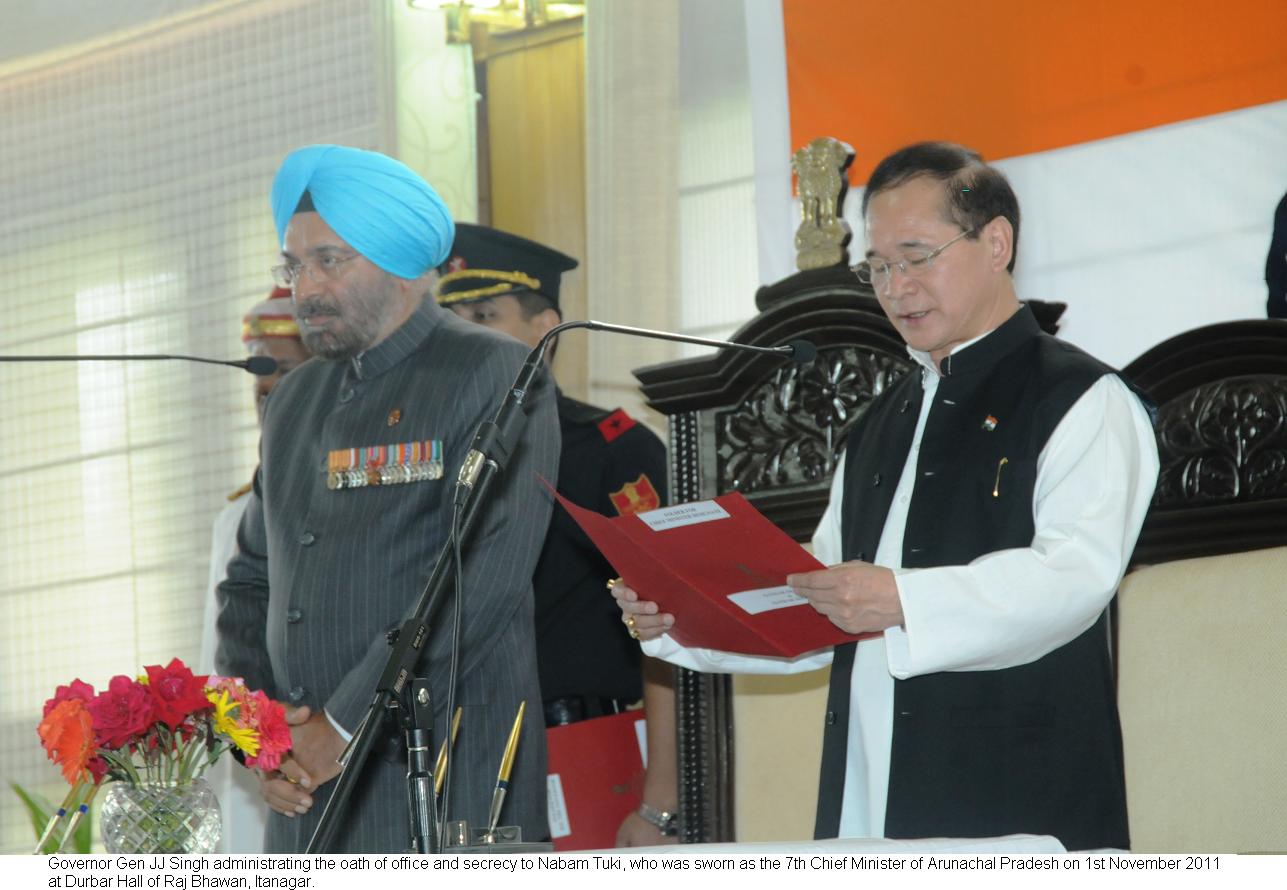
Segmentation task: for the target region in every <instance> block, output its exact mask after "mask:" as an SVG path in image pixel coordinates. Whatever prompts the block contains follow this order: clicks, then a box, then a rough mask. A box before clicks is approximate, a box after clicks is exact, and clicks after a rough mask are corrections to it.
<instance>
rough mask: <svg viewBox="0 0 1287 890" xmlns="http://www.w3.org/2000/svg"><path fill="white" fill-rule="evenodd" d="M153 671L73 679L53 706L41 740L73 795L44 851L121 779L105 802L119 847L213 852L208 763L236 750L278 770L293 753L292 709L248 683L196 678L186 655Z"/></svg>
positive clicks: (214, 804) (216, 823)
mask: <svg viewBox="0 0 1287 890" xmlns="http://www.w3.org/2000/svg"><path fill="white" fill-rule="evenodd" d="M144 671H145V673H144V674H143V675H142V676H139V677H137V678H134V679H131V678H130V677H126V676H123V675H122V676H116V677H113V678H112V679H111V682H110V683H109V684H108V687H107V689H106V690H104V691H103V692H100V693H98V694H95V693H94V688H93V687H92V686H90V685H89V684H88V683H83V682H81V681H80V680H73V681H72V682H71V685H69V686H59V687H58V689H57V690H56V691H55V693H54V697H53V698H51V699H49V700H48V701H47V702H45V709H44V719H43V720H41V722H40V726H39V728H38V732H39V734H40V742H41V744H42V745H43V746H44V748H45V752H46V753H47V754H48V755H49V759H50V760H52V761H53V762H54V763H55V764H57V765H58V766H59V767H60V768H61V770H62V774H63V777H64V778H65V779H66V780H67V783H68V784H69V785H71V791H70V792H69V793H68V795H67V798H66V799H65V800H64V801H63V803H62V805H61V806H60V807H59V808H58V810H57V811H56V812H55V814H54V816H53V817H52V818H51V819H50V820H49V824H48V825H47V826H46V828H45V832H44V835H43V836H42V837H41V839H40V841H39V842H38V843H37V844H36V851H37V852H39V851H40V850H41V849H42V848H43V847H44V845H45V842H46V841H47V840H48V839H49V838H50V837H51V836H52V834H53V832H54V831H55V830H56V829H57V828H58V826H59V825H60V824H61V823H62V822H63V820H64V819H66V818H67V816H68V814H69V813H70V814H71V819H70V820H69V822H68V825H67V827H66V830H65V831H64V833H63V835H62V838H63V841H64V842H65V841H66V839H67V838H68V837H70V836H71V834H72V833H73V832H74V831H75V830H76V825H77V823H78V822H79V821H80V819H81V818H82V817H83V816H84V815H85V813H86V812H88V810H89V805H90V803H91V802H92V801H93V799H94V796H95V794H97V793H98V789H99V787H100V786H101V785H102V784H103V782H104V779H109V780H114V781H112V782H111V787H110V789H109V791H108V799H107V801H106V802H105V803H104V806H103V835H104V841H105V842H106V845H107V848H108V850H109V851H110V852H114V853H117V852H123V853H143V852H162V853H169V852H175V853H180V852H210V851H212V850H213V848H214V846H215V845H216V844H217V843H218V840H219V832H220V820H219V809H218V801H216V800H214V795H213V793H211V792H210V789H209V786H208V785H206V783H205V782H204V780H203V779H202V776H203V775H204V773H205V771H206V769H207V768H208V767H209V766H210V765H211V764H213V763H214V762H215V761H216V760H218V759H219V757H220V756H221V755H222V754H223V753H224V752H226V751H229V750H231V751H232V752H233V753H234V756H236V757H237V759H238V760H240V761H241V762H242V763H243V764H245V765H246V766H248V767H256V768H258V769H264V770H273V769H276V768H277V767H278V766H279V765H280V764H281V759H282V755H284V754H285V753H286V752H288V751H289V750H290V745H291V739H290V727H289V726H287V724H286V714H285V711H284V710H283V708H282V706H281V705H280V704H279V703H277V702H275V701H273V700H272V699H270V698H269V697H268V696H267V695H265V694H264V693H263V692H258V691H251V690H250V689H247V688H246V685H245V684H244V683H243V682H242V681H241V680H238V679H234V678H230V677H215V676H209V677H207V676H198V675H194V674H193V673H192V671H191V670H189V669H188V667H187V665H185V664H184V663H183V662H182V661H180V660H179V659H177V658H176V659H174V660H172V661H171V662H170V663H169V664H168V665H166V666H165V667H160V666H159V665H149V666H147V667H145V668H144ZM118 789H119V791H118ZM211 811H212V812H213V818H211ZM59 848H60V849H61V844H60V845H59Z"/></svg>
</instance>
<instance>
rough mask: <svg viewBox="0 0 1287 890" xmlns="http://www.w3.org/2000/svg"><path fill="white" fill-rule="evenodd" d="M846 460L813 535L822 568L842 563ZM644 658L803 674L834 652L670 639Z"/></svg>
mask: <svg viewBox="0 0 1287 890" xmlns="http://www.w3.org/2000/svg"><path fill="white" fill-rule="evenodd" d="M844 479H845V458H844V455H843V454H842V455H841V456H840V462H839V463H838V464H837V465H836V474H835V476H833V477H832V481H831V500H830V501H829V502H828V503H827V510H826V512H825V513H823V514H822V521H821V522H819V523H818V528H817V530H816V531H814V533H813V555H814V556H816V557H817V558H818V560H819V561H820V562H821V563H822V564H823V565H828V566H829V565H835V564H836V563H838V562H840V495H841V493H842V492H843V491H844ZM642 648H643V653H644V655H647V656H650V657H652V658H660V659H661V660H662V661H668V662H670V663H671V664H675V665H678V666H679V667H682V668H688V669H689V670H690V671H705V672H706V673H712V674H801V673H804V672H806V671H816V670H818V669H819V668H824V667H826V666H827V665H829V664H831V654H832V650H831V649H829V648H828V649H818V650H816V651H814V652H806V653H805V654H804V655H800V656H797V657H796V658H773V657H771V656H767V655H738V654H735V653H732V652H721V651H719V650H718V649H695V648H694V649H690V648H687V647H685V646H681V645H680V644H679V643H676V642H675V641H674V640H673V639H671V638H670V636H669V635H664V636H662V637H660V638H658V639H656V640H653V641H651V642H648V643H643V644H642Z"/></svg>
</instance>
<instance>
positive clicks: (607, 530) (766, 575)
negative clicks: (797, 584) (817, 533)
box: [555, 492, 857, 658]
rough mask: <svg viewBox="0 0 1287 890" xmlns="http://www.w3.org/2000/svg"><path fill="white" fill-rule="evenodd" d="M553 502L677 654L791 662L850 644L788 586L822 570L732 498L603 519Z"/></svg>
mask: <svg viewBox="0 0 1287 890" xmlns="http://www.w3.org/2000/svg"><path fill="white" fill-rule="evenodd" d="M555 497H557V498H558V500H559V503H561V504H562V505H563V507H564V508H565V509H566V510H567V511H568V512H569V513H570V514H571V516H572V518H573V519H574V520H576V522H577V524H578V525H579V526H581V528H582V530H584V531H585V533H586V534H587V535H588V536H589V537H590V539H591V540H592V541H594V543H595V546H597V547H598V548H599V551H600V552H601V553H602V554H603V555H604V557H605V558H606V559H607V560H608V562H610V563H612V566H613V568H615V569H616V570H617V572H618V573H619V574H620V575H621V577H622V579H624V580H625V582H626V583H627V584H629V585H630V586H631V587H633V588H634V589H635V590H637V591H638V592H639V594H640V596H641V597H642V598H644V599H648V600H651V601H653V602H656V603H657V604H658V606H659V607H660V608H661V610H662V611H663V612H670V613H671V614H673V615H674V616H675V625H674V627H672V628H671V629H670V631H669V634H670V636H671V637H672V638H674V639H675V640H676V641H677V642H678V643H680V644H682V645H684V646H690V647H700V648H707V649H720V650H723V651H725V652H740V653H744V654H747V655H770V656H777V657H785V658H792V657H795V656H797V655H800V654H803V653H805V652H809V651H812V650H814V649H821V648H824V647H827V646H835V645H837V644H839V643H846V642H851V641H853V640H854V639H857V638H856V637H854V636H853V635H851V634H847V633H845V632H844V631H842V630H840V628H838V627H836V626H835V625H834V624H832V623H831V622H830V621H828V620H827V619H826V618H825V617H823V616H822V615H819V614H818V613H817V612H816V611H814V609H813V607H812V606H810V605H809V604H808V602H807V601H806V600H804V599H803V598H801V597H799V596H797V595H796V594H795V593H794V592H793V591H792V590H791V588H790V587H788V586H786V576H787V575H790V574H793V573H796V572H811V571H815V570H817V569H822V568H825V566H823V565H822V563H820V562H818V560H816V559H814V558H813V557H812V556H811V555H809V553H808V552H806V551H805V550H804V549H803V548H802V547H801V546H800V545H799V544H797V543H796V542H795V541H793V540H791V538H790V537H789V536H788V535H787V534H786V533H784V532H783V531H782V530H781V529H779V528H777V526H775V525H773V523H771V522H769V520H768V519H766V518H765V517H764V516H763V514H761V513H760V512H759V511H758V510H756V509H755V508H754V507H753V506H751V504H750V503H749V502H748V501H747V500H746V498H744V497H742V495H740V494H738V493H736V492H735V493H733V494H727V495H721V496H720V497H717V498H715V499H714V500H710V501H699V502H696V503H691V504H680V505H678V506H675V507H665V508H663V509H660V510H652V511H650V512H648V513H641V514H638V515H634V516H617V517H611V518H609V517H607V516H602V515H600V514H599V513H596V512H594V511H593V510H587V509H585V508H583V507H579V506H577V505H576V504H573V503H572V502H571V501H569V500H567V498H565V497H563V496H562V495H558V494H556V495H555Z"/></svg>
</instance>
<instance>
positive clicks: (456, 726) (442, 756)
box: [433, 707, 464, 795]
mask: <svg viewBox="0 0 1287 890" xmlns="http://www.w3.org/2000/svg"><path fill="white" fill-rule="evenodd" d="M463 710H464V708H459V707H458V708H456V714H455V716H453V717H452V718H451V742H450V744H451V747H453V748H454V747H456V733H458V732H460V712H461V711H463ZM447 745H448V741H447V739H443V740H442V747H441V748H439V749H438V762H437V763H435V764H434V767H433V793H434V794H436V795H437V794H442V783H443V780H444V779H446V778H447Z"/></svg>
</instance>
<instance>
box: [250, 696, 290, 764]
mask: <svg viewBox="0 0 1287 890" xmlns="http://www.w3.org/2000/svg"><path fill="white" fill-rule="evenodd" d="M251 708H252V711H253V713H252V716H251V720H250V721H249V722H250V725H252V726H253V727H254V728H255V729H256V730H258V732H259V753H258V754H256V755H255V756H254V757H247V758H246V766H252V767H257V768H258V769H262V770H275V769H277V768H278V767H280V766H281V765H282V755H284V754H286V753H287V752H288V751H290V747H291V739H290V726H288V725H287V723H286V709H285V708H283V707H282V706H281V703H280V702H276V701H273V700H272V699H271V698H269V697H268V696H267V695H264V693H262V692H256V693H254V694H253V698H252V699H251ZM243 720H244V718H243ZM238 722H241V721H238Z"/></svg>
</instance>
